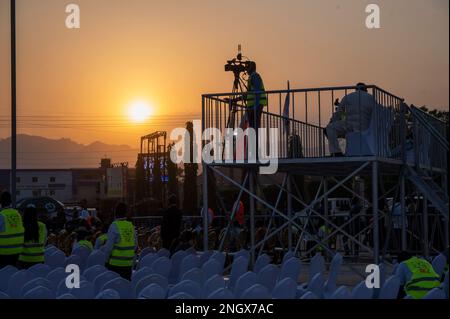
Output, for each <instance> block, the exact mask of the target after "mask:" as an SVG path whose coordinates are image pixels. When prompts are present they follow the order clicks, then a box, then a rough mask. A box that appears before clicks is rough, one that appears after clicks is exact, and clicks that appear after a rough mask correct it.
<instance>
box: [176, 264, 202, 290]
mask: <svg viewBox="0 0 450 319" xmlns="http://www.w3.org/2000/svg"><path fill="white" fill-rule="evenodd" d="M181 280H182V281H183V280H192V281H195V282H196V283H199V284H200V285H201V286H202V285H203V282H204V281H203V272H202V270H201V269H199V268H192V269H191V270H189V271H187V272H186V273H184V275H183V277H181Z"/></svg>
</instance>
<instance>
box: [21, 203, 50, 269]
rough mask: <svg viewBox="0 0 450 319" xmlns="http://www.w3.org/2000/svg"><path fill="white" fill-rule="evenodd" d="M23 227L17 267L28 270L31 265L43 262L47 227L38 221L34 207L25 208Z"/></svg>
mask: <svg viewBox="0 0 450 319" xmlns="http://www.w3.org/2000/svg"><path fill="white" fill-rule="evenodd" d="M23 226H24V228H25V234H24V244H23V249H22V252H21V254H20V256H19V265H20V268H21V269H28V268H30V267H31V266H33V265H36V264H43V263H44V261H45V260H44V252H45V243H46V242H47V227H46V226H45V224H44V223H42V222H40V221H38V216H37V209H36V207H35V206H34V205H29V206H27V208H25V212H24V214H23Z"/></svg>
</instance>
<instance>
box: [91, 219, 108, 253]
mask: <svg viewBox="0 0 450 319" xmlns="http://www.w3.org/2000/svg"><path fill="white" fill-rule="evenodd" d="M108 228H109V227H108V226H107V225H103V227H102V234H100V235H99V236H97V239H96V240H95V245H94V249H100V248H102V247H104V246H105V244H106V242H107V241H108V234H107V232H108Z"/></svg>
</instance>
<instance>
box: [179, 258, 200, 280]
mask: <svg viewBox="0 0 450 319" xmlns="http://www.w3.org/2000/svg"><path fill="white" fill-rule="evenodd" d="M198 267H200V259H199V258H198V257H197V256H196V255H192V254H188V255H187V256H186V257H184V258H183V260H182V261H181V264H180V274H179V278H180V279H181V278H183V275H184V274H185V273H186V272H188V271H189V270H191V269H193V268H198Z"/></svg>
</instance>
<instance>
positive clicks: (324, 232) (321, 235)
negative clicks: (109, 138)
mask: <svg viewBox="0 0 450 319" xmlns="http://www.w3.org/2000/svg"><path fill="white" fill-rule="evenodd" d="M329 234H330V229H329V228H328V227H327V225H326V224H325V223H324V224H322V226H320V227H319V231H318V233H317V237H318V239H319V241H321V242H322V244H319V245H318V246H317V251H318V252H320V253H321V254H322V255H325V246H324V245H326V246H329V244H330V239H329V238H328V239H326V240H325V238H326V237H327V236H328V235H329Z"/></svg>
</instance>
